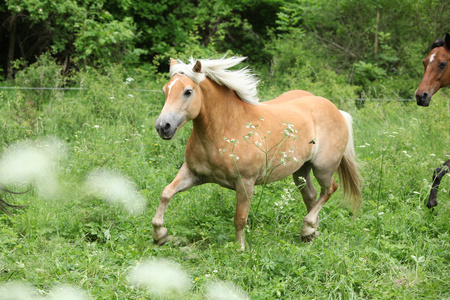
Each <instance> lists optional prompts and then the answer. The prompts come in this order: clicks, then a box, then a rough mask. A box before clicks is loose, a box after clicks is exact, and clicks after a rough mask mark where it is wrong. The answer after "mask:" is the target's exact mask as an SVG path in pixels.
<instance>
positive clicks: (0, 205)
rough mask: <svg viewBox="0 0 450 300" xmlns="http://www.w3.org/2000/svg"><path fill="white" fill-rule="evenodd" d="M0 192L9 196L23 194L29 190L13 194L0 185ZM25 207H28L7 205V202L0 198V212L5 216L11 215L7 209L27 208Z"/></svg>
mask: <svg viewBox="0 0 450 300" xmlns="http://www.w3.org/2000/svg"><path fill="white" fill-rule="evenodd" d="M0 191H3V192H5V193H9V194H14V195H20V194H25V193H27V192H29V191H30V190H27V191H25V192H13V191H11V190H9V189H7V188H6V187H5V186H3V185H2V184H0ZM27 206H28V204H25V205H13V204H9V203H8V202H6V201H5V200H3V199H2V198H0V211H2V212H4V213H5V214H7V215H11V212H10V211H9V210H8V207H9V208H24V207H27Z"/></svg>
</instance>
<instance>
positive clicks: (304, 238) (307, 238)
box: [302, 231, 319, 243]
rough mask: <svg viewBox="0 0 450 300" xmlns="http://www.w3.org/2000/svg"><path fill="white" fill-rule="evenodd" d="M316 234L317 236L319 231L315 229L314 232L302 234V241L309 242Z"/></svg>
mask: <svg viewBox="0 0 450 300" xmlns="http://www.w3.org/2000/svg"><path fill="white" fill-rule="evenodd" d="M318 236H319V232H318V231H315V232H314V233H312V234H310V235H307V236H302V242H303V243H309V242H311V241H312V240H313V239H315V238H316V237H318Z"/></svg>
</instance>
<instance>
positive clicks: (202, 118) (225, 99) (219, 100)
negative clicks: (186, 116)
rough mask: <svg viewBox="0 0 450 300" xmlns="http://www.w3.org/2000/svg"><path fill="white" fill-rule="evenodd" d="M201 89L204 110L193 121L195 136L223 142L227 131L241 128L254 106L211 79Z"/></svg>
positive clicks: (203, 83) (206, 80)
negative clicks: (240, 125) (235, 127)
mask: <svg viewBox="0 0 450 300" xmlns="http://www.w3.org/2000/svg"><path fill="white" fill-rule="evenodd" d="M201 89H202V108H201V110H200V113H199V115H198V116H197V118H195V120H194V121H193V123H194V128H193V134H195V135H197V136H198V137H200V138H201V139H202V140H209V141H214V140H223V138H225V137H227V136H225V134H226V132H227V131H229V130H230V129H231V128H232V127H234V126H239V125H238V124H240V123H241V121H242V120H243V119H244V118H245V114H246V113H248V112H249V110H251V109H252V107H253V105H251V104H248V103H246V102H244V101H242V100H241V99H239V97H238V96H237V95H236V93H235V92H234V91H233V90H231V89H229V88H227V87H225V86H219V85H218V84H216V83H213V82H212V81H210V80H209V79H205V81H204V82H202V83H201ZM227 138H228V137H227ZM229 138H233V137H229Z"/></svg>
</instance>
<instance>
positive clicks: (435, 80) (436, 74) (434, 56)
mask: <svg viewBox="0 0 450 300" xmlns="http://www.w3.org/2000/svg"><path fill="white" fill-rule="evenodd" d="M449 63H450V34H448V33H447V34H446V35H445V39H444V40H437V41H436V42H434V43H433V45H432V49H431V51H430V53H429V54H428V56H427V57H426V58H425V59H424V60H423V65H424V67H425V73H424V75H423V78H422V82H421V83H420V85H419V88H418V89H417V91H416V94H415V96H416V101H417V105H419V106H428V105H430V100H431V96H433V94H434V93H436V92H437V91H438V90H439V89H440V88H441V87H445V86H447V85H449V84H450V67H449V66H448V65H449Z"/></svg>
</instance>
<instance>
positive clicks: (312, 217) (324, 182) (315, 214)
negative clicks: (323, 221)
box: [300, 170, 338, 242]
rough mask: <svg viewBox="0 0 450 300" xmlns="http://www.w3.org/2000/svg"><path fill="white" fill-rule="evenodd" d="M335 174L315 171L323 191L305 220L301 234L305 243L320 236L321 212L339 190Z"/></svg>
mask: <svg viewBox="0 0 450 300" xmlns="http://www.w3.org/2000/svg"><path fill="white" fill-rule="evenodd" d="M333 173H334V172H330V171H318V170H314V175H315V177H316V178H317V181H318V182H319V184H320V187H321V190H320V196H319V199H318V200H317V202H316V203H315V204H314V206H313V207H312V209H311V210H309V212H308V214H307V215H306V217H305V218H304V219H303V221H304V223H303V227H302V230H301V233H300V234H301V236H302V241H304V242H308V241H310V240H311V239H313V238H314V237H315V236H316V235H317V234H318V232H317V227H318V225H319V212H320V210H321V209H322V207H323V206H324V205H325V203H326V202H327V201H328V199H330V197H331V195H332V194H333V193H334V192H335V191H336V190H337V187H338V185H337V183H336V181H335V180H334V178H333Z"/></svg>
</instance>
